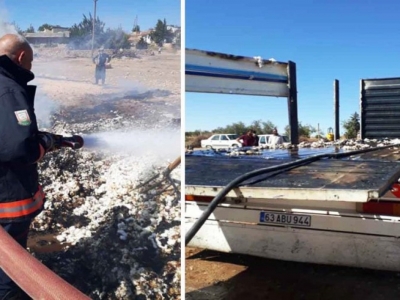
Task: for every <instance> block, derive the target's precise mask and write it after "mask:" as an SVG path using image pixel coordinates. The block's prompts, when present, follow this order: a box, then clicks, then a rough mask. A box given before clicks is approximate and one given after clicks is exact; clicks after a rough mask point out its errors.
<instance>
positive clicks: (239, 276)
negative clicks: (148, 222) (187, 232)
mask: <svg viewBox="0 0 400 300" xmlns="http://www.w3.org/2000/svg"><path fill="white" fill-rule="evenodd" d="M191 249H193V248H191ZM194 252H195V253H194ZM193 253H194V254H193ZM399 262H400V259H399ZM230 274H231V275H232V276H230ZM226 277H229V278H226ZM221 278H222V279H223V280H221ZM199 286H202V287H201V288H198V287H199ZM399 297H400V273H396V272H384V271H374V270H365V269H357V268H348V267H337V266H326V265H314V264H305V263H295V262H285V261H278V260H271V259H264V258H258V257H253V256H246V255H237V254H226V253H219V252H215V251H208V250H203V251H193V250H192V251H190V250H189V251H188V249H187V250H186V299H187V300H200V299H201V300H203V299H204V300H205V299H210V300H211V299H215V300H225V299H229V300H239V299H252V300H258V299H263V300H264V299H307V300H308V299H311V300H313V299H324V300H330V299H332V300H333V299H335V300H336V299H345V300H347V299H349V300H352V299H398V298H399Z"/></svg>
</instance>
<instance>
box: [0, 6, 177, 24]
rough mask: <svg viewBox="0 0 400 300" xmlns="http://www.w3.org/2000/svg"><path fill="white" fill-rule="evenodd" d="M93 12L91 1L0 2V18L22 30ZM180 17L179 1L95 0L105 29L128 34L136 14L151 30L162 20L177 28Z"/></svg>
mask: <svg viewBox="0 0 400 300" xmlns="http://www.w3.org/2000/svg"><path fill="white" fill-rule="evenodd" d="M93 9H94V1H93V0H67V1H60V0H56V1H55V0H0V18H1V19H4V18H6V19H7V20H8V21H10V22H12V21H15V22H16V24H17V25H18V26H19V27H20V28H21V29H22V30H25V29H26V28H28V27H29V25H30V24H32V25H33V27H34V28H35V30H37V28H38V27H39V26H40V25H42V24H44V23H48V24H52V25H60V26H65V27H70V26H72V25H73V24H74V23H79V22H81V21H82V19H83V14H85V15H86V16H88V15H89V13H92V14H93ZM180 14H181V12H180V0H136V1H133V0H98V1H97V15H98V16H99V18H100V20H102V21H103V22H105V23H106V28H107V27H110V28H117V27H118V26H120V25H121V26H122V28H123V29H124V30H126V31H130V30H132V28H133V24H134V21H135V16H136V15H137V16H138V24H139V26H140V28H141V30H146V29H148V28H151V27H154V26H155V24H156V23H157V20H158V19H164V18H166V20H167V23H168V24H172V25H180V23H181V22H180V19H181V16H180Z"/></svg>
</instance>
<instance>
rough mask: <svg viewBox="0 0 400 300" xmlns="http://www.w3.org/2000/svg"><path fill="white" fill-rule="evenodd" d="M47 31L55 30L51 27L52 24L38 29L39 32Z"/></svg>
mask: <svg viewBox="0 0 400 300" xmlns="http://www.w3.org/2000/svg"><path fill="white" fill-rule="evenodd" d="M45 29H47V30H52V29H53V25H50V24H47V23H45V24H43V25H40V26H39V27H38V31H44V30H45Z"/></svg>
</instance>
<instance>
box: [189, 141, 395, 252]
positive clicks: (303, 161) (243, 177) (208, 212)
mask: <svg viewBox="0 0 400 300" xmlns="http://www.w3.org/2000/svg"><path fill="white" fill-rule="evenodd" d="M395 146H400V145H399V144H393V145H388V146H382V147H374V148H368V149H362V150H356V151H349V152H343V153H328V154H318V155H312V156H309V157H306V158H303V159H298V160H295V161H292V162H288V163H283V164H280V165H277V166H272V167H267V168H262V169H258V170H254V171H251V172H248V173H245V174H243V175H241V176H239V177H237V178H235V179H234V180H232V181H231V182H230V183H228V184H227V185H226V186H225V187H223V188H222V189H221V190H220V191H219V193H218V194H217V195H216V196H215V197H214V199H213V200H212V201H211V202H210V204H209V205H208V206H207V208H206V209H205V210H204V212H203V213H202V215H201V216H200V217H199V218H198V219H197V221H196V222H195V223H194V224H193V226H192V227H191V228H190V229H189V230H188V231H187V233H186V235H185V245H188V244H189V243H190V241H191V240H192V238H193V237H194V236H195V235H196V233H197V232H198V231H199V230H200V228H201V227H202V226H203V224H204V223H205V222H206V221H207V219H208V217H209V216H210V215H211V214H212V213H213V212H214V210H215V209H216V208H217V206H218V204H220V203H221V202H222V201H223V200H224V198H225V196H226V195H227V194H228V193H229V192H230V191H231V190H232V189H234V188H236V187H238V186H239V184H240V183H242V182H244V181H246V180H248V179H250V178H253V177H257V176H259V175H262V174H267V173H270V172H273V171H281V170H287V169H291V168H294V167H299V166H303V165H305V164H309V163H312V162H314V161H317V160H321V159H323V158H336V159H338V158H344V157H348V156H352V155H356V154H362V153H366V152H371V151H377V150H381V149H385V148H390V147H395Z"/></svg>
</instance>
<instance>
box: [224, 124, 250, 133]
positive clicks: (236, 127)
mask: <svg viewBox="0 0 400 300" xmlns="http://www.w3.org/2000/svg"><path fill="white" fill-rule="evenodd" d="M249 129H250V127H249V126H246V125H245V124H244V123H243V122H237V123H232V124H231V125H228V126H226V127H225V128H224V129H223V131H224V133H235V134H238V135H241V134H243V133H245V132H247V131H249Z"/></svg>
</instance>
